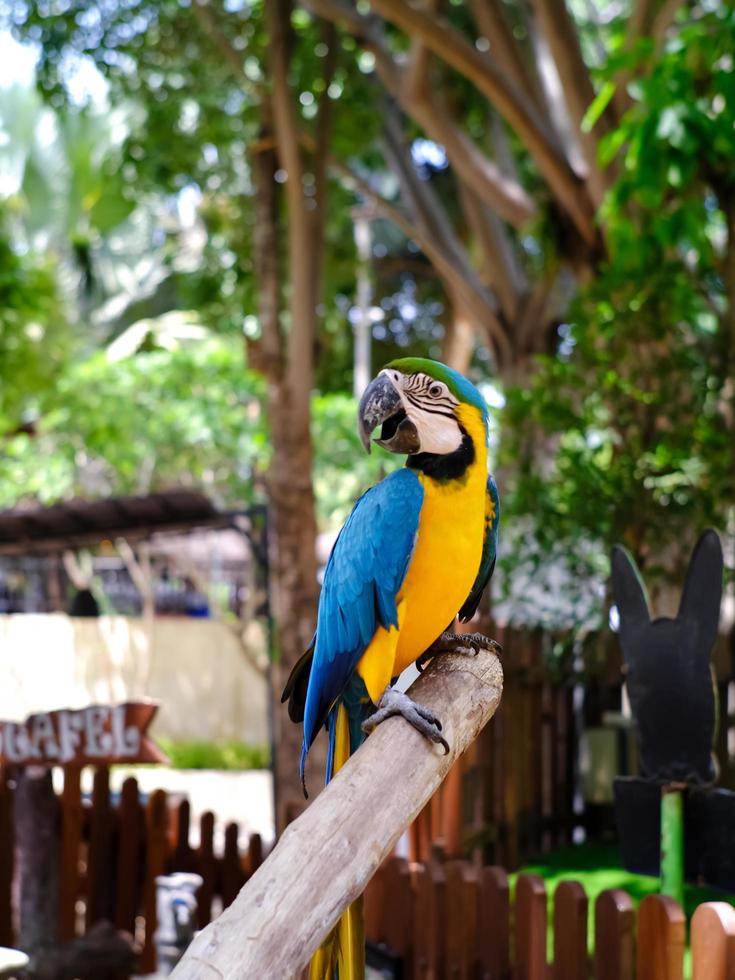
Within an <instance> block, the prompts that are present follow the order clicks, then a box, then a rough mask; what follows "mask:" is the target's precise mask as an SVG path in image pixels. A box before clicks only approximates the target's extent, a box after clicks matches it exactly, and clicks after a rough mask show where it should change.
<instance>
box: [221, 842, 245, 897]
mask: <svg viewBox="0 0 735 980" xmlns="http://www.w3.org/2000/svg"><path fill="white" fill-rule="evenodd" d="M239 834H240V828H239V827H238V825H237V824H236V823H228V824H227V826H226V827H225V847H224V851H223V853H222V864H221V870H220V881H221V883H222V905H223V906H224V907H225V908H227V906H228V905H231V904H232V903H233V902H234V901H235V899H236V897H237V893H238V892H239V891H240V889H241V888H242V886H243V882H244V881H245V874H244V873H243V870H242V860H241V859H240V846H239V843H238V837H239Z"/></svg>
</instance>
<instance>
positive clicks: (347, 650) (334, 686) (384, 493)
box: [302, 469, 424, 767]
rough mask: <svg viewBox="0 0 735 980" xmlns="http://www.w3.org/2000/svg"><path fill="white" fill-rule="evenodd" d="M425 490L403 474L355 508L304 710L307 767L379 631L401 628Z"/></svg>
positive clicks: (327, 596) (319, 633) (324, 604)
mask: <svg viewBox="0 0 735 980" xmlns="http://www.w3.org/2000/svg"><path fill="white" fill-rule="evenodd" d="M423 499H424V490H423V487H422V486H421V483H420V482H419V479H418V476H417V475H416V473H415V472H414V471H413V470H408V469H403V470H397V471H396V472H395V473H392V474H391V475H390V476H388V477H386V479H385V480H382V481H381V482H380V483H379V484H378V485H377V486H375V487H372V488H371V489H370V490H368V491H367V493H365V494H363V496H362V497H360V499H359V500H358V501H357V503H356V504H355V506H354V508H353V510H352V513H351V514H350V516H349V517H348V519H347V522H346V523H345V525H344V527H343V528H342V530H341V531H340V534H339V537H338V538H337V541H336V542H335V545H334V548H333V549H332V554H331V555H330V556H329V561H328V562H327V567H326V570H325V572H324V584H323V586H322V592H321V596H320V599H319V616H318V620H317V628H316V635H315V643H314V659H313V663H312V666H311V674H310V677H309V687H308V690H307V694H306V704H305V707H304V749H303V752H302V767H303V762H304V759H305V757H306V752H307V751H308V750H309V748H310V746H311V744H312V742H313V741H314V739H315V738H316V735H317V733H318V731H319V729H320V728H321V726H322V725H323V724H324V723H325V721H326V719H327V715H328V714H329V711H330V709H331V707H332V705H333V704H334V702H335V701H336V699H337V698H338V697H339V696H340V694H342V692H343V691H344V689H345V687H346V685H347V684H348V682H349V680H350V677H351V676H352V674H353V673H354V670H355V668H356V667H357V664H358V662H359V660H360V658H361V657H362V655H363V653H364V652H365V649H366V647H367V645H368V644H369V643H370V641H371V640H372V638H373V636H374V634H375V630H376V629H377V628H378V626H383V627H385V628H386V629H388V628H389V627H390V626H396V627H397V626H398V612H397V609H396V596H397V594H398V592H399V590H400V588H401V585H402V584H403V580H404V578H405V577H406V572H407V571H408V566H409V563H410V561H411V556H412V555H413V550H414V546H415V542H416V532H417V531H418V526H419V515H420V513H421V505H422V503H423Z"/></svg>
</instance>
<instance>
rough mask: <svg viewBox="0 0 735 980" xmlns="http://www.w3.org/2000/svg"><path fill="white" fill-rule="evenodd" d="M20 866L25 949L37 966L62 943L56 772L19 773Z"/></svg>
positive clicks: (32, 769) (17, 828)
mask: <svg viewBox="0 0 735 980" xmlns="http://www.w3.org/2000/svg"><path fill="white" fill-rule="evenodd" d="M14 812H15V840H16V859H15V863H16V868H17V869H18V876H19V885H20V939H19V942H20V948H21V949H22V950H23V952H24V953H27V954H28V956H29V957H30V958H31V964H30V968H29V973H30V974H31V975H33V973H34V964H36V963H38V962H39V960H40V959H42V958H43V956H44V954H45V953H47V952H49V951H50V950H52V949H53V948H54V947H55V946H56V945H57V941H58V935H57V925H58V892H59V876H58V863H59V849H58V835H57V826H58V801H57V799H56V794H55V793H54V787H53V784H52V782H51V770H50V769H45V768H43V769H41V768H38V767H36V766H26V767H24V768H22V769H19V770H18V776H17V789H16V794H15V811H14Z"/></svg>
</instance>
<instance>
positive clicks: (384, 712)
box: [362, 687, 449, 754]
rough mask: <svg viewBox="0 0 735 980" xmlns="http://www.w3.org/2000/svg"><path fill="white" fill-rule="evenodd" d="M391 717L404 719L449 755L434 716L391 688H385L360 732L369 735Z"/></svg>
mask: <svg viewBox="0 0 735 980" xmlns="http://www.w3.org/2000/svg"><path fill="white" fill-rule="evenodd" d="M393 715H400V716H401V717H402V718H405V719H406V721H407V722H408V723H409V725H412V726H413V727H414V728H415V729H416V731H417V732H421V734H422V735H423V736H424V737H425V738H428V739H429V741H430V742H438V743H439V744H440V745H441V746H443V748H444V752H445V753H447V754H449V743H448V742H447V740H446V739H445V738H444V736H443V735H442V734H441V729H442V723H441V722H440V721H439V719H438V718H437V717H436V715H435V714H433V712H431V711H429V710H428V708H424V707H422V706H421V705H420V704H416V702H415V701H412V700H411V698H410V697H409V696H408V695H407V694H402V693H401V692H400V691H396V690H394V689H393V688H392V687H386V689H385V690H384V691H383V693H382V694H381V696H380V701H378V710H377V711H376V712H375V714H372V715H370V717H369V718H367V719H366V720H365V721H364V722H363V723H362V730H363V731H364V732H365V734H366V735H369V734H370V732H372V731H373V730H374V729H375V728H377V727H378V725H379V724H380V723H381V721H385V719H386V718H390V717H392V716H393Z"/></svg>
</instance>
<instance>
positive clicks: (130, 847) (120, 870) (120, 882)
mask: <svg viewBox="0 0 735 980" xmlns="http://www.w3.org/2000/svg"><path fill="white" fill-rule="evenodd" d="M117 812H118V835H117V893H116V895H115V926H116V928H118V929H123V930H124V931H125V932H129V933H130V934H131V935H135V916H136V913H137V911H138V897H139V894H140V884H141V864H142V861H141V851H142V845H143V819H142V815H141V807H140V796H139V793H138V781H137V780H136V779H135V778H134V777H132V776H129V777H128V778H127V779H126V780H125V782H124V783H123V784H122V790H121V792H120V805H119V807H118V811H117Z"/></svg>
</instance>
